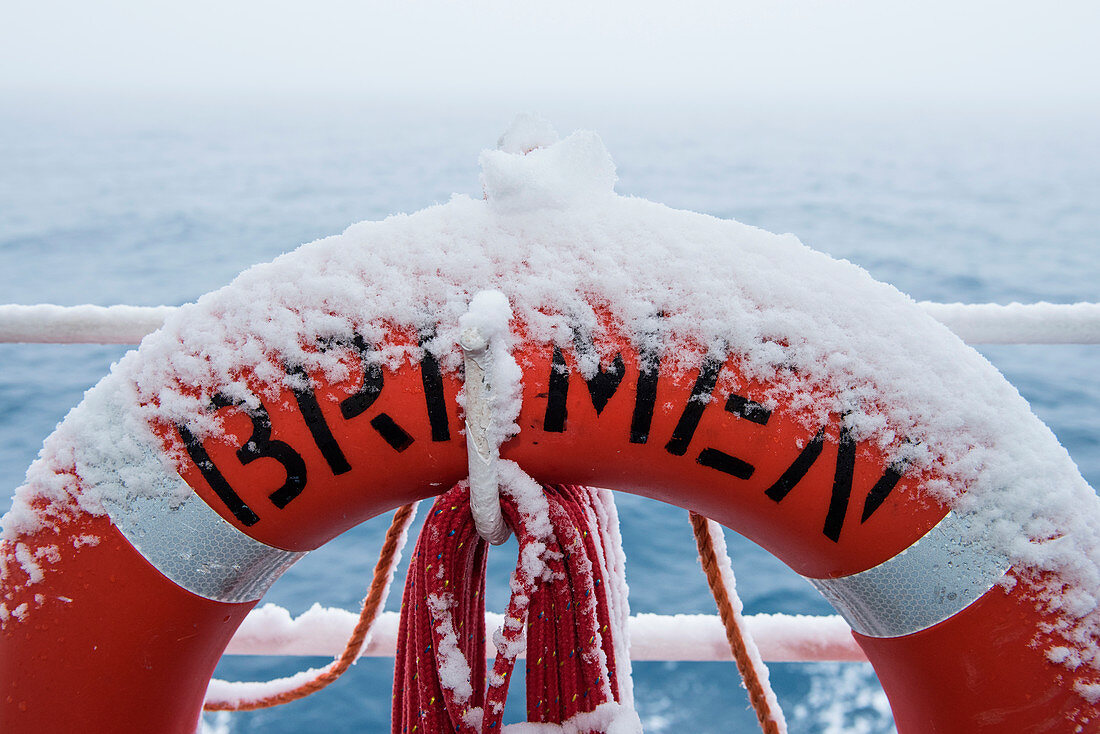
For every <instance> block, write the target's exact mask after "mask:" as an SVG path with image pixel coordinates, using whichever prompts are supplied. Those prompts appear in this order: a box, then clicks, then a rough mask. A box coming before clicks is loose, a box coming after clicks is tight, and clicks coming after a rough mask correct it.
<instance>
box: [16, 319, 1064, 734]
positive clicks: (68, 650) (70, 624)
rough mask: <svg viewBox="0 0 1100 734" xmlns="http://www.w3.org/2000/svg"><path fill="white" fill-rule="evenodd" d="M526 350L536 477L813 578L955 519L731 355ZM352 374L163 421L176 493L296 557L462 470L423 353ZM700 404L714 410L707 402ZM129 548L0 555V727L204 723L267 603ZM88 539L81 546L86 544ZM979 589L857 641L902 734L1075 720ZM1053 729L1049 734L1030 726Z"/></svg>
mask: <svg viewBox="0 0 1100 734" xmlns="http://www.w3.org/2000/svg"><path fill="white" fill-rule="evenodd" d="M353 350H354V347H353ZM350 353H351V352H349V354H350ZM516 354H517V357H518V361H519V362H520V363H521V364H523V365H524V385H523V392H524V400H523V406H524V408H523V413H522V414H521V417H520V420H519V424H520V426H521V431H520V433H519V435H518V436H517V437H516V438H515V439H513V440H511V441H510V442H508V443H507V444H505V445H504V447H503V452H502V456H503V458H506V459H511V460H514V461H516V462H517V463H518V464H519V465H520V466H522V467H523V468H524V469H525V470H526V471H527V472H528V473H529V474H531V475H532V476H533V477H535V478H537V479H539V480H540V481H544V482H579V483H585V484H590V485H594V486H604V487H611V488H615V489H624V490H630V491H638V492H643V493H644V494H646V495H649V496H651V497H654V498H656V499H660V500H663V501H666V502H670V503H672V504H676V505H679V506H681V507H684V508H688V509H691V510H695V511H697V512H700V513H702V514H705V515H707V516H709V517H712V518H714V519H716V520H718V521H719V522H721V523H723V524H724V525H727V526H729V527H732V528H734V529H736V530H737V531H738V532H741V533H743V534H745V535H746V536H748V537H750V538H752V539H753V540H755V541H756V542H758V543H760V544H761V545H762V546H764V547H766V548H767V549H769V550H770V551H771V552H772V553H774V554H775V555H776V556H777V557H779V558H780V559H782V560H783V561H785V562H786V563H787V564H788V565H790V566H791V567H792V568H793V569H795V570H796V571H798V572H799V573H801V574H803V575H806V576H808V577H811V578H816V579H828V578H832V577H840V576H846V575H850V574H853V573H857V572H861V571H866V570H867V569H869V568H872V567H876V566H879V565H880V564H882V563H883V562H886V561H889V560H890V559H892V558H895V557H897V556H898V554H899V553H901V552H902V551H904V550H906V549H907V548H909V547H910V546H912V545H913V544H914V543H915V542H917V541H918V539H920V538H922V536H925V535H926V534H927V533H928V532H929V530H931V529H932V528H933V527H934V526H936V525H937V523H939V522H940V521H941V520H942V519H943V517H944V515H945V513H946V510H945V509H944V508H943V507H940V506H937V505H936V504H933V503H930V502H927V501H925V500H923V499H921V496H920V493H919V488H920V478H919V477H913V476H899V475H898V474H897V473H895V472H892V471H891V470H890V469H889V468H888V467H886V466H885V465H884V463H883V460H882V457H881V456H880V454H879V453H878V452H877V451H876V450H875V449H874V448H873V447H871V446H868V445H866V444H856V443H854V442H852V441H850V440H849V439H846V438H843V437H842V436H841V432H842V429H841V428H840V427H839V425H838V422H837V421H834V422H833V423H832V424H831V425H828V426H825V427H823V428H822V429H821V431H820V432H819V431H817V430H816V429H813V428H810V429H807V428H806V427H805V425H804V423H803V422H802V421H800V420H799V419H798V417H797V416H796V415H792V414H791V413H790V412H788V411H786V410H784V409H782V408H780V409H777V410H768V409H767V408H765V407H764V406H763V405H761V404H760V403H757V402H754V401H753V396H754V395H755V394H757V388H756V387H755V386H753V385H751V384H748V383H747V382H746V381H744V380H739V379H737V374H738V366H737V361H736V359H735V358H725V359H721V360H719V359H707V360H705V361H704V362H703V364H702V365H701V366H700V367H696V368H695V369H692V370H688V371H686V372H684V373H681V374H675V373H664V372H662V371H661V370H659V369H655V368H653V367H652V366H651V367H650V368H648V369H647V368H644V367H642V368H640V367H639V364H640V363H641V364H644V360H642V359H640V357H639V354H638V353H637V351H636V350H634V349H633V348H632V345H631V344H630V343H628V342H627V341H626V340H620V341H617V342H616V350H615V357H614V359H613V360H612V362H611V363H610V364H606V363H605V364H603V365H602V366H601V367H600V369H599V371H597V372H595V373H594V374H593V375H591V376H590V377H589V378H588V379H587V380H586V379H584V378H583V377H582V376H581V375H580V373H579V372H578V371H577V368H576V361H575V360H576V353H575V352H571V351H569V350H566V349H563V348H560V347H555V346H553V345H550V344H536V343H524V344H522V346H520V347H519V348H518V349H517V351H516ZM562 365H564V368H565V370H567V371H563V370H562ZM357 371H358V372H361V375H355V376H353V377H352V378H349V379H348V380H345V381H342V382H338V383H331V382H327V381H325V380H324V379H323V378H322V379H318V380H317V383H316V385H315V387H313V388H312V389H303V390H300V391H298V392H297V393H295V392H294V391H291V390H287V389H283V390H282V392H281V393H280V395H279V397H278V398H277V399H267V400H264V401H262V405H263V408H262V409H260V410H253V411H252V414H251V416H250V415H247V414H246V413H245V412H244V411H243V410H242V409H241V408H239V407H232V406H226V407H222V408H220V411H221V412H222V413H223V414H224V417H225V427H226V432H225V437H224V439H209V440H206V441H199V440H198V439H197V438H195V437H194V436H193V435H192V434H191V433H190V432H189V431H188V429H187V428H186V427H182V431H180V430H179V428H176V429H174V430H173V429H166V428H163V427H162V435H163V437H164V439H165V442H166V444H167V446H168V450H169V451H172V452H175V454H176V455H179V454H180V452H181V450H182V453H183V454H185V455H186V456H187V458H186V460H184V461H183V462H182V470H181V475H182V476H183V478H184V479H185V480H186V481H187V483H188V484H189V485H190V486H191V487H193V488H194V490H195V493H196V494H197V495H198V496H199V497H201V498H202V500H204V501H205V503H206V504H207V505H209V507H211V508H213V509H214V510H216V511H217V513H218V514H219V515H220V516H221V517H222V518H224V520H226V521H228V523H230V524H231V525H232V526H233V527H234V528H236V529H237V530H239V531H241V532H243V533H246V534H247V536H248V537H250V538H252V539H254V540H256V541H259V542H260V543H263V544H267V545H270V546H272V547H273V548H276V549H284V550H285V551H291V552H298V551H306V550H309V549H311V548H315V547H318V546H320V545H321V544H323V543H324V542H326V541H327V540H329V539H330V538H332V537H334V536H336V535H337V534H339V533H340V532H342V531H343V530H345V529H347V528H349V527H351V526H353V525H355V524H357V523H359V522H361V521H363V520H365V519H367V518H369V517H372V516H374V515H376V514H379V513H381V512H384V511H386V510H389V509H392V508H394V507H397V506H399V505H401V504H403V503H406V502H409V501H411V500H414V499H418V498H423V497H428V496H431V495H432V494H434V493H436V492H438V491H439V490H440V488H443V487H448V486H450V485H451V484H452V483H453V482H455V481H457V480H459V479H461V478H463V477H464V476H465V461H466V454H465V445H464V440H463V437H462V435H461V423H460V414H459V411H458V410H457V408H456V402H455V396H456V394H457V393H458V392H459V390H460V388H461V385H460V382H459V378H458V376H457V375H455V374H445V373H443V372H441V371H440V370H439V368H438V364H437V362H436V361H435V360H434V358H432V357H431V356H430V355H428V354H427V353H425V358H424V359H422V360H421V361H420V363H419V364H409V365H405V366H403V367H400V368H398V369H395V370H390V369H388V368H386V369H379V368H376V367H374V366H368V368H367V369H365V370H361V371H360V370H357ZM364 377H365V379H364ZM733 384H742V385H745V386H744V387H740V388H737V389H732V388H731V387H730V386H731V385H733ZM703 395H708V396H712V397H715V398H717V400H716V401H712V402H711V403H710V404H709V405H708V404H707V403H706V402H704V401H702V400H700V399H699V396H703ZM215 402H216V403H221V402H228V401H223V400H222V399H221V398H216V399H215ZM268 420H269V421H270V427H268V423H267V421H268ZM250 442H251V443H250ZM243 446H251V448H250V449H242V448H241V447H243ZM265 456H266V457H267V458H268V460H266V461H259V460H256V461H254V459H255V458H256V457H261V458H262V457H265ZM288 469H289V471H288ZM132 512H133V514H135V515H142V514H143V513H145V512H146V510H145V509H144V508H142V507H141V506H140V505H135V506H134V507H133V508H132ZM169 521H170V520H169V519H168V518H156V517H147V518H146V517H142V518H139V519H138V521H137V523H136V524H137V525H140V523H144V522H151V523H153V525H154V526H155V525H159V524H160V523H166V522H169ZM124 522H125V521H124ZM131 527H132V526H131ZM149 529H150V530H152V529H153V528H152V527H150V528H149ZM128 532H130V533H132V534H134V536H135V537H133V538H132V539H133V540H134V542H133V543H131V542H129V541H128V540H127V538H126V537H124V536H123V534H122V533H120V532H119V530H118V528H117V527H116V526H115V525H113V524H112V523H111V521H110V520H109V519H107V518H106V517H103V516H92V515H82V516H77V517H71V518H65V519H64V520H63V521H62V522H61V523H59V525H58V527H57V529H56V530H48V531H40V532H38V533H36V534H34V535H32V536H30V537H26V538H23V539H21V540H20V541H19V542H18V543H14V542H6V543H5V544H4V554H5V563H6V564H7V567H8V575H7V579H6V584H7V585H8V586H7V588H6V589H5V596H6V599H7V604H8V608H9V610H15V609H19V608H21V607H22V605H27V606H26V608H25V609H26V610H29V611H24V614H25V615H27V616H26V619H25V620H23V623H17V622H18V620H10V621H9V623H8V624H6V625H5V627H4V631H3V637H2V638H0V639H2V650H3V655H2V659H3V661H4V668H5V674H4V676H3V684H2V685H3V687H4V693H3V698H2V699H0V711H2V717H0V723H2V724H3V726H2V727H0V728H3V730H4V731H9V732H45V731H104V732H106V731H117V726H118V722H127V726H129V727H131V730H132V731H150V732H152V731H157V732H181V733H183V732H187V733H188V734H190V733H191V732H193V731H194V730H195V726H196V720H197V716H198V713H199V711H200V708H201V705H202V700H203V695H204V692H205V689H206V685H207V682H208V681H209V679H210V677H211V675H212V674H213V670H214V666H215V664H216V663H217V661H218V659H219V657H220V656H221V653H222V650H223V649H224V647H225V645H226V644H227V643H228V641H229V638H230V636H231V635H232V633H233V631H234V630H235V628H236V626H237V625H238V624H239V623H240V622H241V620H242V619H243V618H244V615H245V614H246V613H247V612H248V611H249V610H250V609H251V608H252V607H253V606H254V605H255V599H258V597H255V599H253V598H249V597H250V594H249V593H248V592H247V591H246V592H245V593H244V594H243V597H244V598H248V600H247V601H240V602H233V603H227V602H224V601H216V600H214V599H211V598H204V597H203V596H200V595H198V594H196V593H192V592H189V591H187V590H185V588H184V587H182V586H181V585H179V584H177V583H175V582H173V581H170V580H169V579H168V578H166V577H165V576H164V575H162V574H161V573H160V572H158V571H157V569H156V568H154V566H153V565H151V564H150V562H149V561H148V560H147V559H146V558H145V557H144V556H143V555H142V553H141V551H140V550H137V549H136V548H135V546H137V548H140V547H141V546H142V540H141V539H140V537H137V534H138V533H140V532H142V531H141V530H133V529H129V527H128ZM92 537H97V538H98V539H99V540H98V541H96V542H95V544H94V545H91V544H89V545H83V544H82V542H81V540H80V539H81V538H89V539H90V538H92ZM214 542H216V541H214ZM76 546H79V547H76ZM200 547H201V546H200ZM208 550H209V551H210V552H211V553H212V554H216V553H217V552H219V551H220V550H221V549H218V548H208ZM26 554H30V555H31V556H32V557H35V556H37V557H39V558H46V559H47V560H51V561H52V562H51V564H50V567H49V569H48V573H45V574H44V578H41V579H39V580H37V582H36V583H28V582H29V581H31V579H29V578H19V576H20V574H23V573H25V572H24V571H23V570H22V569H23V566H22V565H20V556H21V555H23V556H25V555H26ZM53 554H58V557H57V558H56V559H50V558H47V557H48V556H51V555H53ZM292 556H293V553H286V552H280V551H273V552H272V553H271V554H270V557H268V558H259V559H249V560H248V561H247V562H248V563H253V564H254V565H253V566H252V567H249V566H244V565H242V566H241V567H240V568H239V569H238V571H237V574H236V578H228V579H223V580H222V582H221V584H222V586H223V587H224V588H225V589H227V590H226V591H223V592H222V596H223V598H225V597H229V598H233V595H234V593H238V592H239V587H242V586H243V587H245V588H247V587H248V586H249V585H253V584H254V585H257V588H259V587H263V585H264V584H265V583H267V582H268V581H270V580H272V579H271V574H272V573H273V572H275V571H277V570H279V569H281V568H282V566H283V564H285V563H286V562H287V561H289V560H291V558H292ZM222 560H223V561H224V563H226V564H234V563H245V562H246V561H245V559H244V558H239V559H238V558H232V557H227V558H224V559H222ZM181 583H183V584H188V583H189V582H188V581H187V580H182V581H181ZM196 588H197V587H196ZM254 591H255V590H253V593H254ZM896 591H897V593H898V594H901V593H903V590H902V589H900V588H898V589H896ZM981 591H983V592H985V593H984V594H981V598H980V599H979V600H978V601H976V602H975V603H974V604H971V605H968V606H966V608H965V609H964V610H961V611H959V612H958V613H956V614H953V615H951V616H950V618H948V619H946V620H945V621H941V622H939V623H938V624H936V625H935V626H930V627H929V628H927V629H923V630H922V631H918V632H916V633H914V634H908V635H902V636H896V635H893V636H879V637H873V636H866V635H859V634H857V640H858V641H859V644H860V645H861V646H862V647H863V649H864V650H865V651H866V653H867V655H868V657H869V658H870V659H871V661H872V662H873V664H874V667H875V670H876V672H877V673H878V675H879V678H880V680H881V681H882V684H883V686H884V688H885V689H886V690H887V692H888V694H889V696H890V700H891V704H892V706H893V709H894V714H895V717H896V720H897V724H898V728H899V731H901V732H933V731H935V732H956V731H958V732H964V731H965V732H993V731H1048V730H1049V731H1056V730H1059V729H1058V726H1060V725H1062V724H1063V723H1064V722H1059V717H1058V716H1057V715H1056V713H1055V712H1065V711H1069V710H1073V709H1078V708H1081V707H1082V706H1083V705H1084V704H1083V702H1082V700H1081V699H1080V698H1079V697H1078V695H1077V694H1076V693H1074V692H1073V690H1072V689H1071V687H1070V686H1067V685H1065V683H1064V680H1065V679H1066V677H1067V671H1066V670H1065V669H1064V668H1062V667H1060V666H1057V665H1055V664H1053V663H1052V662H1050V661H1049V660H1047V659H1046V657H1045V656H1044V655H1043V654H1042V652H1041V651H1039V650H1037V649H1035V648H1033V647H1031V646H1029V643H1030V642H1031V638H1032V637H1033V636H1034V634H1035V632H1034V630H1035V629H1036V628H1037V625H1039V624H1040V623H1041V621H1042V620H1041V619H1040V617H1039V615H1038V613H1037V612H1036V610H1035V607H1034V604H1033V603H1032V602H1030V601H1028V600H1027V597H1026V595H1025V594H1022V593H1019V592H1016V593H1011V594H1009V593H1006V592H1005V591H1004V590H1002V589H1001V588H1000V587H994V588H993V589H991V590H988V591H986V590H985V589H982V590H981ZM209 595H210V596H216V594H213V593H210V594H209ZM914 602H916V600H915V599H914ZM960 606H962V605H961V604H960ZM16 671H18V672H16ZM1052 720H1053V721H1054V722H1056V723H1058V726H1053V725H1052V726H1047V728H1043V726H1044V722H1051V721H1052Z"/></svg>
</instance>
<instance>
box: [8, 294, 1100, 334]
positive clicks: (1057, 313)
mask: <svg viewBox="0 0 1100 734" xmlns="http://www.w3.org/2000/svg"><path fill="white" fill-rule="evenodd" d="M918 305H919V306H920V307H921V308H923V309H924V310H925V311H926V312H927V313H928V314H930V315H931V316H932V317H933V318H935V319H936V320H938V321H940V322H941V323H943V324H944V325H946V326H947V328H949V329H951V330H952V331H953V332H955V333H956V334H957V335H958V336H959V337H961V338H962V340H963V341H965V342H967V343H968V344H1100V303H1072V304H1066V303H1028V304H1024V303H1011V304H1008V305H1001V304H996V303H932V302H929V301H922V302H920V303H919V304H918ZM175 310H176V307H174V306H56V305H53V304H38V305H33V306H25V305H19V304H4V305H0V343H5V342H6V343H24V344H26V343H37V344H43V343H45V344H137V343H138V342H140V341H141V338H142V337H143V336H145V335H146V334H149V333H151V332H153V331H156V330H157V329H158V328H160V326H161V325H162V324H163V323H164V320H165V319H166V318H168V316H169V315H170V314H171V313H172V312H173V311H175Z"/></svg>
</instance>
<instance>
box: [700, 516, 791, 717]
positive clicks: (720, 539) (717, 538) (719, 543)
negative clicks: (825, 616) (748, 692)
mask: <svg viewBox="0 0 1100 734" xmlns="http://www.w3.org/2000/svg"><path fill="white" fill-rule="evenodd" d="M707 528H708V530H709V531H710V537H711V542H712V543H713V544H714V557H715V559H716V560H717V563H718V572H719V574H720V575H721V577H722V585H723V586H724V587H726V589H727V590H728V592H729V600H730V607H732V609H733V618H734V620H735V622H736V624H737V626H738V627H739V628H740V629H743V630H746V634H745V635H744V640H743V642H744V644H745V652H746V653H747V654H748V656H749V660H751V661H752V667H753V668H754V669H755V670H756V675H757V678H758V679H759V681H760V687H761V688H762V689H763V691H764V699H765V700H766V701H767V703H768V710H769V711H770V712H771V720H772V721H773V722H774V723H775V726H776V729H778V731H779V734H787V720H786V719H784V718H783V709H782V708H780V706H779V699H778V698H776V697H775V691H774V690H772V684H771V680H770V676H769V673H768V666H766V665H764V660H763V658H761V657H760V650H759V648H757V646H756V642H755V641H754V640H753V638H752V634H751V631H749V630H748V627H747V625H746V624H745V617H744V615H743V614H742V612H744V611H745V607H744V605H743V604H742V603H741V597H740V596H738V595H737V581H736V580H735V579H734V576H733V566H732V565H730V555H729V551H728V550H726V535H725V533H723V532H722V526H721V525H719V524H718V523H716V522H714V521H713V520H707ZM741 685H742V686H743V685H745V680H744V678H743V677H742V679H741Z"/></svg>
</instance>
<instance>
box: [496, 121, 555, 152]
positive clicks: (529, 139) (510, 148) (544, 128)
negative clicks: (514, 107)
mask: <svg viewBox="0 0 1100 734" xmlns="http://www.w3.org/2000/svg"><path fill="white" fill-rule="evenodd" d="M558 139H559V138H558V131H557V130H555V129H554V126H553V125H551V124H550V122H549V121H548V120H545V119H543V118H542V117H539V116H538V115H534V114H531V113H522V114H519V115H516V119H514V120H512V125H511V126H510V127H509V128H508V129H507V130H505V131H504V134H503V135H501V136H500V139H499V140H497V149H498V150H501V151H503V152H505V153H512V154H516V153H519V154H525V153H530V152H531V151H532V150H534V149H535V148H549V147H550V146H551V145H553V144H554V143H556V142H558Z"/></svg>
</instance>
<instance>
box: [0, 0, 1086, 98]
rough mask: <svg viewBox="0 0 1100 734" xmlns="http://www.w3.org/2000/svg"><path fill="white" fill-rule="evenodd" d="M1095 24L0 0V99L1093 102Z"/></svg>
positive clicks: (431, 5)
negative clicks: (314, 96)
mask: <svg viewBox="0 0 1100 734" xmlns="http://www.w3.org/2000/svg"><path fill="white" fill-rule="evenodd" d="M1098 32H1100V3H1097V2H1095V0H1078V1H1075V2H1061V3H1035V2H1022V1H1020V0H1009V1H1007V2H993V1H991V0H981V1H979V2H967V1H965V0H950V1H948V0H929V1H925V2H913V1H912V0H907V1H905V2H902V1H900V0H878V1H874V2H872V1H866V0H847V1H846V0H835V1H833V2H823V1H818V0H813V1H806V2H793V1H791V0H774V1H773V0H756V1H755V2H751V3H750V2H721V1H720V0H702V1H700V2H694V3H690V4H689V3H685V2H672V1H671V0H664V1H663V2H657V1H656V0H632V1H631V2H602V3H601V2H596V0H591V1H589V2H583V1H580V0H554V1H553V2H550V1H549V0H546V1H544V2H540V3H538V4H533V3H521V2H503V1H500V2H498V1H496V0H493V1H489V0H476V1H472V2H445V1H443V0H411V1H409V2H364V1H360V2H356V1H353V0H335V1H327V2H286V1H285V0H263V1H261V0H216V1H215V0H187V1H186V2H176V3H167V2H150V1H149V0H101V1H97V2H93V3H87V2H76V1H75V0H35V2H20V3H14V2H12V3H8V4H7V5H6V7H5V9H4V10H3V11H2V12H0V92H9V93H11V92H28V91H29V92H50V93H64V92H66V91H81V92H91V93H94V92H97V91H113V92H118V91H123V92H138V93H145V92H172V91H181V92H188V93H195V92H200V93H201V92H216V93H238V92H239V93H249V94H258V95H280V94H287V95H293V94H298V93H302V92H306V91H308V92H312V93H326V94H346V93H354V94H372V93H375V94H396V95H402V94H404V95H409V96H412V97H417V96H425V97H429V96H431V95H444V94H445V95H471V96H488V97H493V96H497V95H500V94H507V93H514V94H526V95H538V94H553V95H564V96H569V95H577V96H600V95H613V96H621V97H645V96H661V97H665V98H669V99H675V98H687V99H708V98H709V99H722V98H730V97H737V96H746V97H753V98H756V97H759V98H787V99H798V98H801V97H807V98H817V99H830V98H836V99H876V98H887V99H893V98H922V99H924V98H926V99H948V100H950V99H967V100H978V101H982V100H990V101H1000V102H1005V101H1007V102H1011V103H1014V104H1020V105H1037V106H1041V105H1048V104H1049V105H1067V104H1068V105H1076V104H1084V105H1087V106H1093V105H1094V104H1096V102H1097V99H1098V98H1100V74H1098V73H1097V71H1098V70H1100V51H1098V46H1100V44H1098V42H1097V40H1098V37H1100V34H1098Z"/></svg>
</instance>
